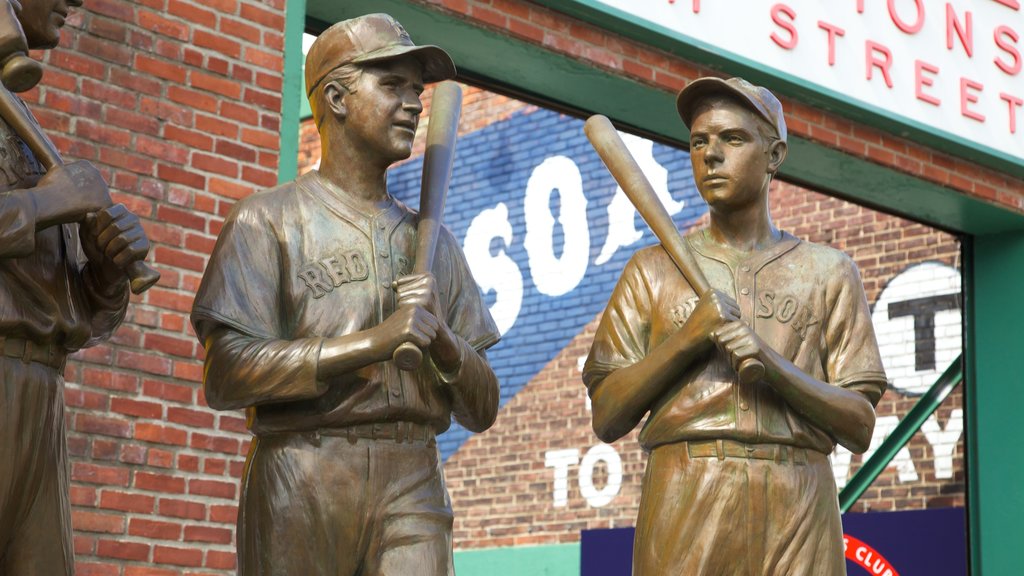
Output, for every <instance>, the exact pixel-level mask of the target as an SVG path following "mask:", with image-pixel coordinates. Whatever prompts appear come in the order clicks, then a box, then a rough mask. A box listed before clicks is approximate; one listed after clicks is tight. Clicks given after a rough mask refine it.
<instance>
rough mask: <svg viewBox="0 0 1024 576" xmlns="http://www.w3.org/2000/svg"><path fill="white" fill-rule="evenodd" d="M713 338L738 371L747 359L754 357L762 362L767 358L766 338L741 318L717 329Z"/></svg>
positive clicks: (712, 335) (713, 333)
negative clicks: (763, 338) (762, 338)
mask: <svg viewBox="0 0 1024 576" xmlns="http://www.w3.org/2000/svg"><path fill="white" fill-rule="evenodd" d="M711 339H712V340H713V341H714V342H715V345H716V346H718V349H719V350H721V351H722V353H723V354H725V355H726V357H727V358H728V359H729V363H730V364H732V367H733V369H735V370H736V371H737V372H739V369H740V366H741V365H742V364H743V362H744V361H746V360H747V359H750V358H754V359H756V360H759V361H761V362H762V363H764V362H765V361H766V360H767V358H766V357H765V356H766V355H765V351H766V350H768V347H767V346H766V345H765V343H764V340H761V337H760V336H758V335H757V333H756V332H754V330H753V329H751V328H750V326H747V323H746V322H743V321H741V320H735V321H733V322H729V323H728V324H726V325H724V326H722V327H721V328H719V329H717V330H715V331H714V332H712V334H711Z"/></svg>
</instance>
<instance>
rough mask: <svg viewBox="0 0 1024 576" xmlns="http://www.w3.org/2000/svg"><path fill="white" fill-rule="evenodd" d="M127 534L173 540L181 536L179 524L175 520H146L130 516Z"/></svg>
mask: <svg viewBox="0 0 1024 576" xmlns="http://www.w3.org/2000/svg"><path fill="white" fill-rule="evenodd" d="M128 534H129V535H131V536H140V537H142V538H152V539H154V540H174V541H177V540H178V539H180V538H181V524H177V523H175V522H163V521H159V520H147V519H144V518H132V519H131V522H130V523H129V524H128Z"/></svg>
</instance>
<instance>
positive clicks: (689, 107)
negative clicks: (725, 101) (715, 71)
mask: <svg viewBox="0 0 1024 576" xmlns="http://www.w3.org/2000/svg"><path fill="white" fill-rule="evenodd" d="M712 94H726V95H729V96H733V97H735V98H737V99H738V100H739V101H740V102H742V103H743V105H744V106H746V107H748V108H750V109H751V110H753V111H754V112H756V113H757V114H758V115H759V116H761V115H762V113H761V111H760V110H758V109H757V107H756V106H754V104H753V103H752V102H751V101H750V98H748V97H747V95H746V94H744V93H743V92H741V91H739V90H737V89H736V88H734V87H733V86H732V85H731V84H729V83H727V82H726V81H725V80H722V79H721V78H715V77H713V76H710V77H705V78H698V79H696V80H694V81H693V82H690V83H689V84H687V85H686V88H683V89H682V91H680V92H679V96H676V110H677V111H678V112H679V117H680V118H682V119H683V124H686V127H687V128H689V127H690V124H691V121H692V120H693V108H694V106H695V105H696V104H697V102H699V101H701V100H703V99H704V98H706V97H708V96H710V95H712Z"/></svg>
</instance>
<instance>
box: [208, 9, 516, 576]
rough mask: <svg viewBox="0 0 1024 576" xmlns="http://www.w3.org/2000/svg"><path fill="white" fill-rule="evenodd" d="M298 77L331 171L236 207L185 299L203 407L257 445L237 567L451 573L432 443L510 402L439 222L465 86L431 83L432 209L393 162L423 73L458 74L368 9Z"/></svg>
mask: <svg viewBox="0 0 1024 576" xmlns="http://www.w3.org/2000/svg"><path fill="white" fill-rule="evenodd" d="M305 74H306V88H307V91H308V92H307V94H308V97H309V103H310V108H311V109H312V112H313V118H314V121H315V122H316V125H317V129H318V131H319V132H320V138H321V142H322V144H321V151H322V160H321V163H320V168H319V170H314V171H311V172H309V173H307V174H304V175H302V176H300V177H299V178H298V179H296V180H295V181H293V182H288V183H286V184H283V185H281V186H278V187H276V188H273V189H271V190H267V191H264V192H261V193H257V194H254V195H252V196H250V197H248V198H246V199H244V200H242V201H240V202H239V203H238V204H237V206H236V207H235V208H234V210H233V211H232V213H231V214H230V215H229V216H228V218H227V221H226V222H225V225H224V228H223V230H222V232H221V233H220V237H219V238H218V239H217V244H216V247H215V248H214V250H213V254H212V256H211V258H210V262H209V265H208V266H207V269H206V273H205V275H204V277H203V281H202V284H201V286H200V288H199V291H198V294H197V295H196V300H195V305H194V308H193V310H192V322H193V325H194V327H195V330H196V334H197V335H198V337H199V339H200V341H201V342H202V343H203V345H204V346H205V348H206V367H205V372H204V386H205V391H206V400H207V402H208V403H209V404H210V406H212V407H214V408H217V409H220V410H232V409H237V408H245V409H246V410H247V412H248V421H249V426H250V429H251V431H252V433H253V435H254V436H255V438H254V440H253V442H252V447H251V449H250V452H249V458H248V462H247V465H246V468H245V472H244V475H243V479H242V494H241V503H240V507H239V508H240V509H239V518H238V567H239V568H238V569H239V574H241V575H243V576H255V575H267V576H270V575H274V576H280V575H285V574H289V575H295V576H307V575H311V574H324V575H326V574H330V575H332V576H343V575H353V576H354V575H356V574H396V575H398V574H402V575H404V574H423V575H447V574H452V572H453V568H452V521H453V517H452V509H451V505H450V500H449V497H448V493H447V490H446V489H445V485H444V475H443V471H442V462H441V459H440V456H439V453H438V449H437V443H436V438H435V437H436V435H437V434H439V433H441V432H443V431H445V430H446V429H448V427H449V426H450V423H451V418H452V416H454V417H455V420H456V421H458V422H459V423H461V424H462V425H463V426H465V427H466V428H468V429H469V430H471V431H474V432H481V431H483V430H486V429H487V428H489V427H490V426H491V424H492V423H493V422H494V419H495V417H496V415H497V410H498V398H499V395H498V382H497V378H496V377H495V375H494V372H493V371H492V370H491V367H490V365H489V364H488V363H487V358H486V355H485V352H484V351H485V350H486V349H487V348H488V347H490V346H492V345H493V344H495V343H496V342H497V341H498V338H499V333H498V330H497V328H496V327H495V324H494V321H493V320H492V318H491V316H490V314H489V312H488V309H487V306H486V304H485V302H484V300H483V298H482V296H481V294H480V291H479V289H478V288H477V285H476V282H475V281H474V280H473V277H472V275H471V274H470V270H469V267H468V265H467V263H466V259H465V257H464V255H463V253H462V250H461V248H460V246H459V243H458V242H457V241H456V240H455V238H454V237H453V236H452V234H451V232H449V231H448V230H447V229H445V228H443V227H441V226H440V223H439V220H440V214H441V211H442V209H443V206H444V193H445V189H446V187H447V181H448V178H449V176H450V173H451V166H450V158H451V146H452V143H453V141H454V133H455V126H453V125H451V124H452V123H453V119H452V116H456V117H457V109H458V102H457V100H458V95H457V94H458V92H457V87H456V86H455V85H454V84H453V83H445V84H441V85H439V86H438V87H437V88H436V89H435V91H434V96H433V100H432V105H431V110H432V112H431V117H430V123H429V128H428V135H427V140H428V143H427V154H426V157H425V160H424V181H423V194H422V197H421V201H420V211H419V212H417V211H414V210H411V209H410V208H408V207H406V206H404V205H403V204H402V203H400V202H398V201H397V200H396V199H394V198H392V197H391V196H390V195H389V194H388V191H387V186H386V172H387V169H388V167H389V166H390V165H392V164H394V163H395V162H398V161H401V160H404V159H406V158H408V157H409V156H410V154H411V153H412V147H413V138H414V136H415V135H416V130H417V126H418V124H419V120H420V113H421V112H422V111H423V106H422V103H421V101H420V95H421V93H422V92H423V87H424V84H425V83H430V82H437V81H440V80H445V79H450V78H453V77H454V76H455V65H454V64H453V62H452V60H451V57H450V56H449V55H448V54H447V53H446V52H445V51H443V50H442V49H440V48H438V47H436V46H416V45H414V44H413V42H412V40H411V39H410V37H409V34H408V33H407V32H406V31H405V29H404V28H402V26H401V25H400V24H399V23H398V22H396V21H395V20H394V19H393V18H391V17H390V16H387V15H385V14H373V15H368V16H363V17H359V18H355V19H352V20H347V21H344V22H339V23H337V24H335V25H333V26H331V27H330V28H328V29H327V30H325V31H324V32H323V33H322V34H320V36H319V38H317V40H316V42H314V43H313V45H312V47H311V48H310V50H309V53H308V56H307V58H306V69H305ZM445 86H448V87H449V88H448V89H445V90H442V87H445ZM451 88H454V89H455V92H456V95H455V96H454V101H453V96H452V91H451ZM442 93H443V94H442ZM440 110H446V112H444V113H440V114H439V112H438V111H440ZM453 111H454V112H456V113H455V114H453ZM446 118H447V120H446ZM435 130H440V131H441V133H447V134H448V135H449V136H448V138H447V140H446V139H445V138H437V139H436V140H437V141H435V138H434V133H435ZM446 161H447V162H448V163H447V164H446Z"/></svg>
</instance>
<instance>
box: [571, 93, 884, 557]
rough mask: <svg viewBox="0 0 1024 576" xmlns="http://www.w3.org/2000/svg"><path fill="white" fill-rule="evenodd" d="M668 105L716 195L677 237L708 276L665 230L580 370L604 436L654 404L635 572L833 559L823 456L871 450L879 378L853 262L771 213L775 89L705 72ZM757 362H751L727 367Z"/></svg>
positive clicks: (643, 435)
mask: <svg viewBox="0 0 1024 576" xmlns="http://www.w3.org/2000/svg"><path fill="white" fill-rule="evenodd" d="M677 104H678V110H679V114H680V116H681V117H682V119H683V121H684V122H685V123H686V125H687V126H688V127H689V128H690V159H691V162H692V165H693V174H694V179H695V180H696V183H697V188H698V189H699V190H700V193H701V196H702V197H703V198H704V199H705V200H706V201H707V203H708V206H709V209H710V223H709V225H708V226H707V227H706V228H704V229H701V230H698V231H696V232H694V233H692V234H689V235H688V236H687V237H686V238H685V239H684V245H685V246H684V249H688V250H690V251H692V254H693V255H694V256H695V259H696V263H697V265H698V266H699V268H700V270H701V271H702V272H703V276H705V277H706V278H707V281H708V282H709V283H710V286H711V289H709V290H707V291H704V292H703V293H697V292H695V291H694V290H693V289H692V288H691V286H690V284H689V283H688V282H687V281H686V280H685V279H684V277H683V276H682V274H681V273H680V268H678V267H677V265H676V264H675V263H674V262H673V260H672V259H670V258H669V255H668V253H667V252H666V249H663V248H662V246H654V247H651V248H647V249H644V250H641V251H639V252H637V253H636V254H635V255H634V256H633V258H632V260H630V262H629V263H628V264H627V266H626V269H625V270H624V272H623V274H622V277H621V278H620V280H619V282H618V285H617V286H616V288H615V291H614V292H613V294H612V296H611V300H610V302H609V303H608V307H607V308H606V309H605V312H604V316H603V318H602V319H601V323H600V325H599V327H598V329H597V335H596V336H595V338H594V343H593V347H592V348H591V351H590V356H589V357H588V359H587V363H586V365H585V367H584V371H583V378H584V382H585V383H586V385H587V387H588V389H589V393H590V396H591V398H592V399H593V419H594V422H593V424H594V430H595V431H596V432H597V434H598V436H600V437H601V439H602V440H604V441H606V442H611V441H614V440H616V439H618V438H620V437H622V436H623V435H625V434H626V433H628V432H629V431H630V430H632V429H633V428H634V427H635V426H636V425H637V424H638V423H639V422H640V421H641V419H643V417H644V416H645V415H648V414H649V416H648V417H647V422H646V424H645V425H644V427H643V429H642V430H641V432H640V443H641V445H642V446H643V447H644V449H645V450H647V451H648V452H649V453H650V457H649V460H648V463H647V471H646V473H645V476H644V481H643V489H642V495H641V501H640V511H639V516H638V518H637V528H636V539H635V542H634V559H633V569H634V574H636V575H637V576H653V575H662V574H687V575H718V574H744V575H766V576H767V575H780V574H815V575H836V574H845V561H844V555H843V539H842V527H841V525H840V518H839V509H838V503H837V499H836V485H835V481H834V480H833V476H832V471H831V468H830V466H829V462H828V454H829V453H831V452H832V450H833V448H834V446H835V444H836V443H837V442H838V443H840V444H842V445H843V446H845V447H847V448H849V449H850V450H852V451H854V452H863V451H864V450H865V449H867V447H868V444H869V442H870V440H871V433H872V430H873V428H874V422H875V414H874V409H873V406H874V405H875V404H877V403H878V400H879V399H880V398H881V396H882V393H883V392H884V390H885V387H886V379H885V374H884V372H883V369H882V363H881V359H880V357H879V353H878V346H877V343H876V341H875V336H874V331H873V328H872V325H871V317H870V311H869V309H868V304H867V301H866V298H865V296H864V290H863V286H862V285H861V281H860V276H859V274H858V272H857V269H856V266H855V265H854V264H853V262H852V261H851V260H850V259H849V258H848V257H847V256H846V255H844V254H842V253H841V252H838V251H836V250H833V249H831V248H828V247H825V246H819V245H815V244H811V243H808V242H802V241H800V240H798V239H797V238H795V237H793V236H791V235H790V234H788V233H786V232H782V231H780V230H778V229H776V228H775V226H774V225H773V224H772V221H771V218H770V216H769V213H768V189H769V184H770V182H771V179H772V176H773V175H774V174H775V173H776V171H777V170H778V168H779V166H780V165H781V164H782V162H783V160H784V159H785V157H786V124H785V120H784V118H783V114H782V106H781V104H780V103H779V101H778V100H777V99H776V98H775V96H774V95H772V94H771V93H770V92H769V91H768V90H766V89H764V88H761V87H758V86H753V85H751V84H750V83H748V82H746V81H744V80H742V79H739V78H732V79H729V80H720V79H717V78H702V79H699V80H697V81H695V82H693V83H691V84H690V85H689V86H687V87H686V88H685V89H684V90H683V91H682V92H681V93H680V94H679V98H678V101H677ZM758 362H759V363H760V364H761V365H763V367H764V372H763V376H761V377H760V378H753V379H749V381H747V380H748V379H745V378H740V377H738V374H737V373H738V372H740V371H741V367H744V368H745V367H746V365H747V364H750V363H754V364H757V363H758ZM759 368H760V366H759ZM744 371H745V370H744Z"/></svg>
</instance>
